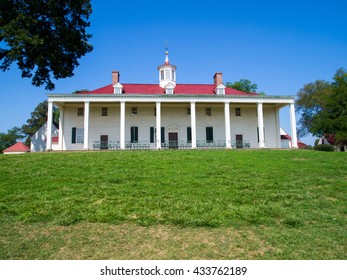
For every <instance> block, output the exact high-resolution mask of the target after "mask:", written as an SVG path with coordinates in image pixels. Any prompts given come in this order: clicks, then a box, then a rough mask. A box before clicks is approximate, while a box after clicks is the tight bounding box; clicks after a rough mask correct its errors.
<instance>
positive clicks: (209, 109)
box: [206, 108, 212, 117]
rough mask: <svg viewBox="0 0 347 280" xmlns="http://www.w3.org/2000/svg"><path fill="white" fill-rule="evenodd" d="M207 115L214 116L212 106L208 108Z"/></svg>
mask: <svg viewBox="0 0 347 280" xmlns="http://www.w3.org/2000/svg"><path fill="white" fill-rule="evenodd" d="M206 116H209V117H211V116H212V108H206Z"/></svg>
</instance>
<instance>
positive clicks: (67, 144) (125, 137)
mask: <svg viewBox="0 0 347 280" xmlns="http://www.w3.org/2000/svg"><path fill="white" fill-rule="evenodd" d="M158 74H159V83H158V84H129V83H124V84H122V83H121V82H120V79H119V77H120V75H119V72H118V71H113V72H112V84H110V85H107V86H105V87H102V88H98V89H96V90H92V91H84V92H77V93H75V94H48V121H47V135H49V136H50V137H47V140H46V150H52V148H53V149H54V150H92V149H122V150H123V149H146V148H147V149H163V148H191V149H196V148H229V149H230V148H242V147H247V148H281V135H280V119H279V110H280V109H281V108H283V107H285V106H288V105H289V108H290V110H289V114H290V122H291V136H292V137H291V142H292V143H291V147H293V148H297V147H298V146H297V136H296V122H295V109H294V98H293V97H290V96H268V95H258V94H255V93H254V94H249V93H244V92H240V91H238V90H235V89H231V88H227V87H225V85H224V84H223V82H222V73H216V74H215V75H214V77H213V83H212V84H179V83H176V66H174V65H171V64H170V63H169V59H168V52H166V58H165V63H164V64H163V65H160V66H159V67H158ZM53 105H54V106H57V107H58V108H59V111H60V119H59V137H55V138H57V139H58V140H56V142H57V143H56V144H54V145H52V110H53Z"/></svg>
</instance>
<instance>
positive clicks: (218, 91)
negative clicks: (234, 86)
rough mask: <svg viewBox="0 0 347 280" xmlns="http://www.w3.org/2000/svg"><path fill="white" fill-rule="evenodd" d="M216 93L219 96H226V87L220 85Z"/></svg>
mask: <svg viewBox="0 0 347 280" xmlns="http://www.w3.org/2000/svg"><path fill="white" fill-rule="evenodd" d="M215 93H216V94H218V95H223V94H225V85H223V84H219V85H218V86H217V87H216V89H215Z"/></svg>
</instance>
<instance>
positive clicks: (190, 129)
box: [187, 127, 192, 143]
mask: <svg viewBox="0 0 347 280" xmlns="http://www.w3.org/2000/svg"><path fill="white" fill-rule="evenodd" d="M187 143H192V128H191V127H187Z"/></svg>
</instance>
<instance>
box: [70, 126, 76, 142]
mask: <svg viewBox="0 0 347 280" xmlns="http://www.w3.org/2000/svg"><path fill="white" fill-rule="evenodd" d="M71 134H72V136H71V143H72V144H76V127H73V128H72V133H71Z"/></svg>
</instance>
